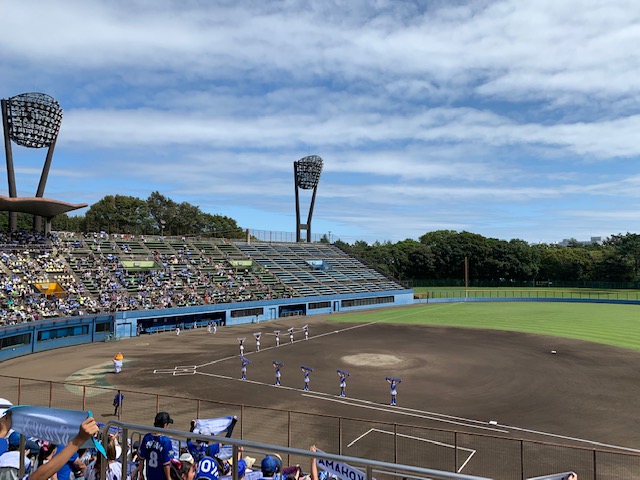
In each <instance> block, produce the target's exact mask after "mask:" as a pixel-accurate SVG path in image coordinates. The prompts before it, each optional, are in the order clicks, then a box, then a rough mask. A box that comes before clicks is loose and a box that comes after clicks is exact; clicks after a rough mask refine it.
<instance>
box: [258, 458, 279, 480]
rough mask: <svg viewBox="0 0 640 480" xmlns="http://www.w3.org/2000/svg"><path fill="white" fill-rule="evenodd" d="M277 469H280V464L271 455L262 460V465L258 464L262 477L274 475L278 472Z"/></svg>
mask: <svg viewBox="0 0 640 480" xmlns="http://www.w3.org/2000/svg"><path fill="white" fill-rule="evenodd" d="M278 467H280V462H279V461H278V460H277V459H276V458H275V457H272V456H271V455H267V456H266V457H264V458H263V459H262V463H261V464H260V469H261V470H262V474H263V475H267V476H268V477H270V476H271V475H273V474H274V473H276V472H277V471H278Z"/></svg>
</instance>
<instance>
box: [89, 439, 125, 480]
mask: <svg viewBox="0 0 640 480" xmlns="http://www.w3.org/2000/svg"><path fill="white" fill-rule="evenodd" d="M120 455H122V448H121V447H120V445H118V441H117V439H116V437H115V435H110V436H109V442H108V443H107V458H106V459H103V458H102V455H97V456H96V458H95V459H94V460H93V461H92V462H91V463H90V464H89V466H87V471H86V473H85V476H84V480H97V479H99V478H100V472H101V468H102V462H103V461H105V462H107V464H106V467H105V468H106V476H105V480H120V479H121V478H122V464H121V462H119V461H118V458H119V457H120Z"/></svg>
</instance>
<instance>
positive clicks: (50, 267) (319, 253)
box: [0, 234, 404, 323]
mask: <svg viewBox="0 0 640 480" xmlns="http://www.w3.org/2000/svg"><path fill="white" fill-rule="evenodd" d="M0 256H1V259H2V263H1V264H0V280H1V281H2V284H3V286H4V288H3V290H2V296H3V303H4V307H5V309H6V310H7V313H8V317H9V319H10V320H9V323H11V322H12V319H13V320H14V321H15V322H19V321H29V320H35V319H38V318H42V317H56V316H68V315H81V314H83V313H98V312H113V311H116V310H117V311H127V310H140V309H150V308H155V307H158V306H159V307H161V308H167V307H188V306H193V305H206V304H221V303H231V302H243V301H262V300H272V299H280V298H295V297H312V296H327V295H336V294H347V295H348V294H354V293H365V294H366V293H376V292H385V291H394V290H403V289H404V287H402V285H400V284H399V283H397V282H395V281H394V280H392V279H389V278H387V277H385V276H384V275H382V274H380V273H379V272H377V271H375V270H373V269H372V268H369V267H367V266H366V265H364V264H362V263H361V262H360V261H358V260H356V259H354V258H352V257H350V256H349V255H347V254H345V253H344V252H342V251H341V250H339V249H338V248H337V247H335V246H333V245H328V244H286V243H276V244H270V243H261V242H231V241H226V240H222V239H200V238H184V237H182V238H177V237H176V238H164V237H152V238H145V237H144V236H141V237H138V238H136V237H134V236H129V235H105V234H92V235H87V236H81V237H79V236H76V235H74V234H60V235H58V236H57V237H55V238H54V239H52V240H49V241H44V242H38V243H19V244H13V245H6V244H5V245H4V247H3V249H2V252H1V253H0ZM43 286H47V288H43ZM49 287H50V288H49ZM49 290H51V291H49ZM52 297H53V298H52ZM12 312H14V313H16V315H18V317H15V318H14V317H12V315H11V313H12Z"/></svg>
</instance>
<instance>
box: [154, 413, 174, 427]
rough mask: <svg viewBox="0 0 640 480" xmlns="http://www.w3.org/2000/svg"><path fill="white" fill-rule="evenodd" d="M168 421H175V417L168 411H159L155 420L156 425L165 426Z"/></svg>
mask: <svg viewBox="0 0 640 480" xmlns="http://www.w3.org/2000/svg"><path fill="white" fill-rule="evenodd" d="M168 423H173V419H172V418H171V417H170V416H169V414H168V413H167V412H158V413H157V414H156V419H155V420H154V421H153V426H154V427H164V426H165V425H166V424H168Z"/></svg>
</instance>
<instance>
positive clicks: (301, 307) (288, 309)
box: [278, 303, 307, 317]
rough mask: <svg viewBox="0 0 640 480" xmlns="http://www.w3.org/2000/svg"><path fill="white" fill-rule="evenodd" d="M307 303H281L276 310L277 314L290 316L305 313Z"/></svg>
mask: <svg viewBox="0 0 640 480" xmlns="http://www.w3.org/2000/svg"><path fill="white" fill-rule="evenodd" d="M306 314H307V304H306V303H300V304H297V305H282V306H280V308H279V310H278V316H280V317H292V316H296V315H306Z"/></svg>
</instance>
